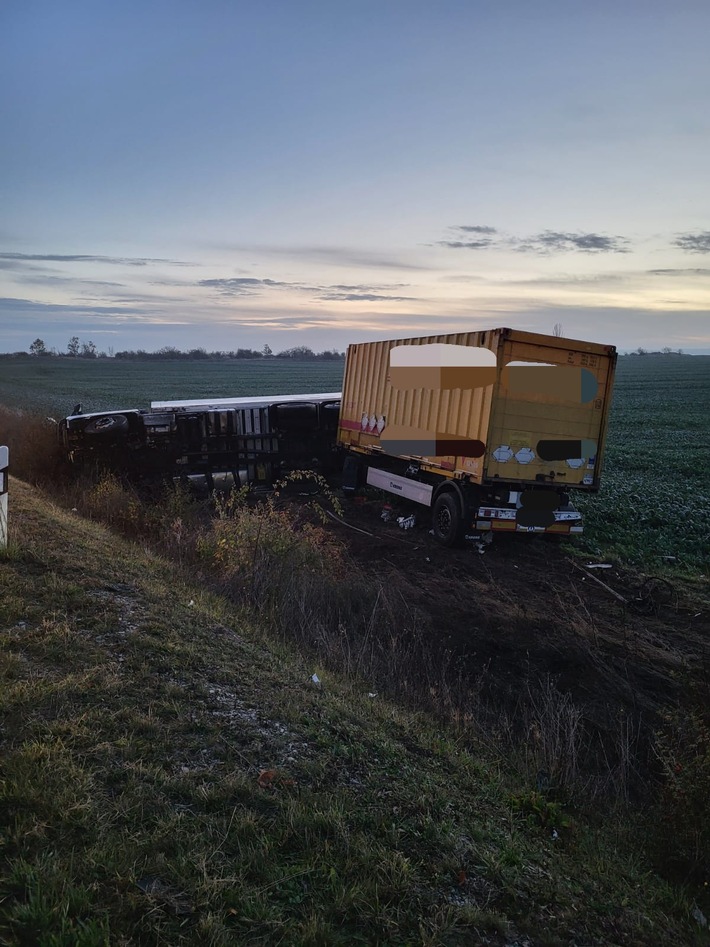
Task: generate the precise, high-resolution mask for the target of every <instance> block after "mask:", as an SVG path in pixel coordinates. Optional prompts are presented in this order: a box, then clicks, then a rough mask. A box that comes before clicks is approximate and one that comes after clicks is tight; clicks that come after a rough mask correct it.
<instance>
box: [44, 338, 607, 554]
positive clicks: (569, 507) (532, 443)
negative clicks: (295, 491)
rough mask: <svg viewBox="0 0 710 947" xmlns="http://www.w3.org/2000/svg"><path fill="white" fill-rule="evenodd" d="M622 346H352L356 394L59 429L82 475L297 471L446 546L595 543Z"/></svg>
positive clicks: (239, 475) (237, 476)
mask: <svg viewBox="0 0 710 947" xmlns="http://www.w3.org/2000/svg"><path fill="white" fill-rule="evenodd" d="M615 365H616V350H615V348H614V347H613V346H609V345H601V344H598V343H592V342H581V341H577V340H571V339H565V338H558V337H555V336H546V335H540V334H537V333H530V332H521V331H518V330H513V329H506V328H501V329H492V330H487V331H479V332H469V333H458V334H447V335H437V336H426V337H423V338H412V339H399V340H391V341H384V342H369V343H362V344H357V345H351V346H349V348H348V352H347V359H346V363H345V375H344V379H343V390H342V393H341V392H330V393H326V394H313V395H283V396H267V397H255V398H222V399H205V400H199V401H167V402H153V403H152V405H151V408H150V410H129V411H115V412H104V413H97V414H80V413H75V414H72V415H70V416H69V417H67V418H65V419H64V420H63V421H61V422H60V426H59V430H60V436H61V438H62V440H63V443H64V446H65V449H66V451H67V454H68V456H69V458H70V460H72V461H73V462H74V463H78V464H98V465H101V466H103V467H108V468H110V469H116V470H120V471H123V472H126V473H132V474H133V475H135V476H138V477H140V478H151V477H162V478H165V477H166V476H169V477H193V476H200V477H204V478H206V480H207V482H208V484H209V485H210V486H211V485H212V484H213V478H214V477H215V476H216V475H217V474H218V473H227V474H231V476H232V478H233V481H234V483H236V484H245V483H249V484H264V485H268V484H271V483H273V482H274V481H275V480H277V479H279V478H280V477H281V476H283V474H284V473H286V472H288V471H289V470H294V469H303V468H310V469H316V470H319V471H320V472H322V473H324V474H326V475H328V474H331V473H335V472H338V471H340V470H342V486H343V489H344V490H345V491H346V492H354V491H356V490H358V489H360V488H362V487H364V486H366V485H369V486H370V487H376V488H379V489H381V490H384V491H385V492H389V493H391V494H393V495H395V496H399V497H402V498H406V499H407V500H410V501H413V502H415V503H418V504H420V505H422V506H425V507H430V508H431V510H432V520H433V531H434V535H435V537H436V538H437V540H438V541H439V542H441V543H443V544H445V545H454V544H456V543H457V542H458V541H459V540H461V539H462V538H463V537H464V536H466V535H473V534H480V533H481V532H482V531H493V530H502V531H517V532H532V533H539V532H545V533H557V534H570V533H580V532H582V517H581V514H580V513H579V512H578V511H577V510H576V509H575V508H574V506H573V504H572V503H571V498H572V496H573V495H574V494H575V493H579V492H583V493H594V492H596V491H597V490H598V489H599V484H600V476H601V468H602V459H603V451H604V442H605V437H606V430H607V422H608V416H609V408H610V403H611V392H612V386H613V380H614V371H615Z"/></svg>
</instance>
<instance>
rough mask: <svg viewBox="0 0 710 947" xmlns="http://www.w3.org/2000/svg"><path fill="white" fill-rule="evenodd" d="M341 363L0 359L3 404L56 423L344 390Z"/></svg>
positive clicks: (0, 390) (0, 394) (342, 364)
mask: <svg viewBox="0 0 710 947" xmlns="http://www.w3.org/2000/svg"><path fill="white" fill-rule="evenodd" d="M343 366H344V362H342V361H334V362H329V361H317V360H314V361H303V362H300V361H296V360H294V359H278V358H274V359H268V360H265V361H262V360H261V359H257V360H252V359H245V360H244V361H236V360H230V361H226V360H225V361H219V362H216V361H215V362H210V361H197V360H195V361H185V360H178V361H128V360H126V361H124V360H122V359H119V360H116V359H71V358H30V357H28V358H23V359H19V358H0V404H1V405H5V407H9V408H21V409H23V410H25V411H31V412H33V413H42V414H48V415H50V416H52V417H55V418H60V417H64V416H65V415H67V414H69V413H70V412H71V409H72V408H73V406H74V405H75V404H76V403H77V402H81V404H82V405H83V408H84V412H85V413H88V412H90V411H109V410H112V409H117V408H118V409H120V408H148V407H150V403H151V401H177V400H182V399H186V398H212V397H215V398H240V397H244V396H247V395H287V394H304V393H316V392H321V391H340V389H341V387H342V381H343Z"/></svg>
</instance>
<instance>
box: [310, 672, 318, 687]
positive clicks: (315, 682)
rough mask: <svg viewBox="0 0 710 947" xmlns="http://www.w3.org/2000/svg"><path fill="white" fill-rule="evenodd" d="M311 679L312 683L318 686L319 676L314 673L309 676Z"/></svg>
mask: <svg viewBox="0 0 710 947" xmlns="http://www.w3.org/2000/svg"><path fill="white" fill-rule="evenodd" d="M311 680H312V681H313V683H314V684H317V685H318V686H320V678H319V677H318V675H317V674H314V675H313V676H312V677H311Z"/></svg>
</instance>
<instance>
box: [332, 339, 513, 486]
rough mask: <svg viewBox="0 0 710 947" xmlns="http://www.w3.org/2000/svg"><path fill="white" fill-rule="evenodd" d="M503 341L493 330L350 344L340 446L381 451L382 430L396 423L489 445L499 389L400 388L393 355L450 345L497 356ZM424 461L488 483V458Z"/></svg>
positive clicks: (342, 407)
mask: <svg viewBox="0 0 710 947" xmlns="http://www.w3.org/2000/svg"><path fill="white" fill-rule="evenodd" d="M500 338H501V330H499V329H493V330H487V331H484V332H462V333H455V334H446V335H431V336H426V337H423V338H416V339H395V340H389V341H386V342H366V343H361V344H357V345H350V346H349V347H348V352H347V361H346V367H345V383H344V388H343V396H342V403H341V410H340V428H339V440H340V442H341V443H343V444H347V445H350V446H352V447H354V448H356V449H358V450H362V451H364V452H379V439H380V433H381V430H384V429H385V428H386V426H387V425H395V424H396V425H403V426H406V427H415V428H419V429H421V430H423V431H432V432H439V433H445V434H448V435H459V436H462V437H467V438H471V439H474V440H481V441H484V442H485V441H486V440H487V432H488V425H489V418H490V414H491V406H492V400H493V391H494V386H493V385H489V386H487V387H486V388H473V389H450V390H437V389H421V388H417V389H395V388H393V387H392V385H391V384H390V381H389V377H388V376H389V358H390V350H391V349H392V348H394V347H395V346H399V345H427V344H432V343H445V344H449V345H465V346H482V347H484V348H488V349H490V350H491V351H493V352H496V351H497V349H498V345H499V341H500ZM365 419H367V421H366V420H365ZM378 427H379V428H380V429H381V430H378ZM416 459H419V458H416ZM423 460H424V461H425V462H426V463H427V464H428V465H430V466H431V467H432V468H435V469H440V470H441V471H442V472H443V473H446V472H454V471H456V470H462V471H465V473H466V474H467V475H468V476H469V477H470V478H471V479H472V480H474V481H480V479H481V478H482V474H483V458H479V457H465V458H456V457H453V456H450V457H430V458H423Z"/></svg>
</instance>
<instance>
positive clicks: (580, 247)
mask: <svg viewBox="0 0 710 947" xmlns="http://www.w3.org/2000/svg"><path fill="white" fill-rule="evenodd" d="M627 245H628V240H625V239H624V238H623V237H608V236H606V235H605V234H601V233H565V232H562V231H557V230H545V231H543V232H542V233H539V234H536V235H535V236H532V237H525V238H523V239H522V240H514V242H513V247H514V249H516V250H518V251H519V252H522V253H539V254H546V253H567V252H569V251H578V252H580V253H628V252H629V251H628V249H627Z"/></svg>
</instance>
